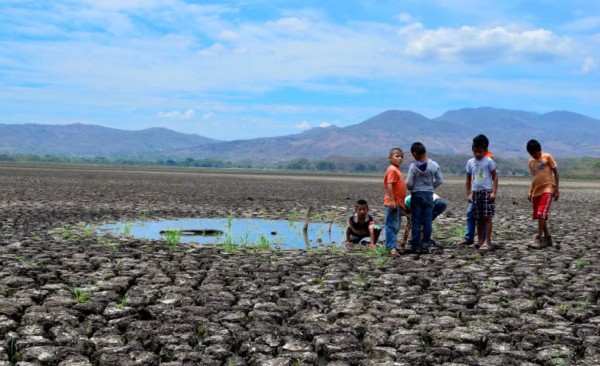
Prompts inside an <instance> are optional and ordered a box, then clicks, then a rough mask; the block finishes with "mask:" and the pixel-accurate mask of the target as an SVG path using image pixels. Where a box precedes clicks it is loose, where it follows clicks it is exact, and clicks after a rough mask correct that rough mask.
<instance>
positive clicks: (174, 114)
mask: <svg viewBox="0 0 600 366" xmlns="http://www.w3.org/2000/svg"><path fill="white" fill-rule="evenodd" d="M195 114H196V112H195V111H194V110H193V109H188V110H186V111H185V112H180V111H171V112H159V113H158V117H160V118H165V119H184V120H188V119H191V118H192V117H194V115H195Z"/></svg>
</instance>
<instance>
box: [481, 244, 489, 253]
mask: <svg viewBox="0 0 600 366" xmlns="http://www.w3.org/2000/svg"><path fill="white" fill-rule="evenodd" d="M491 249H492V246H491V245H489V244H482V245H481V246H480V247H479V250H481V251H483V252H486V251H488V250H491Z"/></svg>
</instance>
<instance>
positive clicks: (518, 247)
mask: <svg viewBox="0 0 600 366" xmlns="http://www.w3.org/2000/svg"><path fill="white" fill-rule="evenodd" d="M0 186H1V187H2V188H1V189H0V225H1V228H0V264H1V267H0V366H1V365H20V366H28V365H61V366H67V365H68V366H75V365H81V366H83V365H107V366H108V365H455V366H456V365H599V364H600V307H599V289H600V269H599V264H598V263H599V257H600V255H599V248H598V235H599V232H600V230H599V224H600V220H599V218H598V216H597V213H596V210H597V207H598V205H599V203H600V198H598V197H600V194H599V193H600V188H598V185H594V184H592V185H588V184H578V183H576V182H575V183H571V182H566V183H565V184H564V187H563V189H562V196H561V199H560V201H558V202H557V203H556V204H555V205H554V207H553V210H552V213H551V215H552V218H551V221H550V228H551V230H552V232H553V233H554V236H555V239H556V241H557V245H555V246H553V247H551V248H548V249H546V250H541V251H532V250H529V249H527V243H529V241H530V239H531V237H532V233H533V230H534V223H533V222H532V221H531V220H530V219H529V215H530V207H529V203H528V202H527V201H526V199H524V198H525V196H526V193H527V182H526V181H511V182H510V184H508V183H501V187H500V191H499V192H500V193H499V198H498V208H497V216H496V217H495V219H494V225H495V226H494V237H493V241H494V243H495V246H496V250H494V251H492V252H488V253H485V254H481V253H477V252H474V251H472V250H469V249H467V248H462V247H457V246H455V245H452V244H451V243H454V242H456V241H459V240H460V238H458V237H456V236H457V234H456V233H457V232H459V229H460V227H462V226H463V225H464V214H465V210H466V205H465V203H464V192H463V189H464V183H463V182H462V181H456V182H451V181H450V182H448V183H447V184H445V185H444V186H442V189H441V190H440V193H441V194H442V196H444V197H445V198H446V199H447V200H448V202H449V206H448V210H447V212H446V213H445V214H444V215H442V216H441V217H440V218H439V220H438V221H437V223H436V225H435V233H434V235H435V237H436V239H438V241H442V242H445V243H447V245H446V247H445V249H444V250H443V251H442V252H441V253H436V254H432V255H422V256H415V255H407V256H404V257H402V258H400V259H391V258H390V257H378V256H369V255H365V253H363V252H345V251H339V250H329V249H323V250H316V251H310V252H305V251H296V252H275V251H271V252H265V251H262V252H261V251H249V250H244V251H240V252H235V253H228V252H226V251H224V250H220V249H217V248H206V247H199V246H192V245H187V246H184V245H181V246H180V250H179V251H177V252H171V251H169V249H168V247H167V245H166V243H165V242H160V241H159V242H149V241H143V240H137V239H133V238H115V237H103V236H98V235H95V234H93V233H89V232H86V230H85V229H84V227H85V225H86V224H91V225H93V224H97V223H101V222H107V221H115V220H124V219H136V218H138V217H139V216H140V214H141V213H142V212H143V213H144V216H146V217H148V218H152V219H158V218H176V217H226V216H229V215H232V216H235V217H258V218H282V219H285V218H287V217H289V215H290V212H292V211H294V212H304V211H305V210H306V209H307V208H308V207H309V206H313V207H315V211H316V212H317V213H318V214H319V215H321V217H323V218H325V217H336V222H343V221H344V220H345V218H346V217H347V216H349V215H350V214H351V212H352V206H353V203H354V201H355V200H356V199H358V198H366V199H367V200H368V201H369V202H370V205H371V212H372V214H373V215H374V216H375V218H376V219H377V220H378V221H380V222H381V221H382V220H383V212H382V210H381V193H382V187H381V183H380V181H379V179H378V178H360V177H356V178H349V177H295V176H278V175H251V174H224V173H208V172H205V173H180V172H140V171H135V172H122V171H96V170H83V169H81V170H76V169H23V168H16V167H0Z"/></svg>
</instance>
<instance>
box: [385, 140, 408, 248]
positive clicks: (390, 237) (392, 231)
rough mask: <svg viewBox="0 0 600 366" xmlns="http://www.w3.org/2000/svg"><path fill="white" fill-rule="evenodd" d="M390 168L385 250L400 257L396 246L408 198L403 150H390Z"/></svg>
mask: <svg viewBox="0 0 600 366" xmlns="http://www.w3.org/2000/svg"><path fill="white" fill-rule="evenodd" d="M388 160H389V161H390V166H389V167H388V168H387V170H386V172H385V176H384V178H383V186H384V188H385V197H384V199H383V204H384V205H385V248H386V249H387V250H389V251H390V254H391V255H393V256H394V257H398V256H400V253H398V250H397V249H396V246H397V244H398V231H399V230H400V223H401V221H402V211H404V198H405V197H406V183H405V182H404V177H403V176H402V172H401V171H400V165H402V161H404V153H403V152H402V149H400V148H398V147H395V148H392V149H391V150H390V155H389V156H388Z"/></svg>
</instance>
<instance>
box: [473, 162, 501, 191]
mask: <svg viewBox="0 0 600 366" xmlns="http://www.w3.org/2000/svg"><path fill="white" fill-rule="evenodd" d="M493 170H496V162H495V161H494V160H493V159H491V158H488V157H487V156H484V157H483V158H481V160H477V159H475V158H472V159H470V160H469V161H468V162H467V174H471V190H473V191H483V190H486V189H493V188H494V182H493V181H492V171H493Z"/></svg>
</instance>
